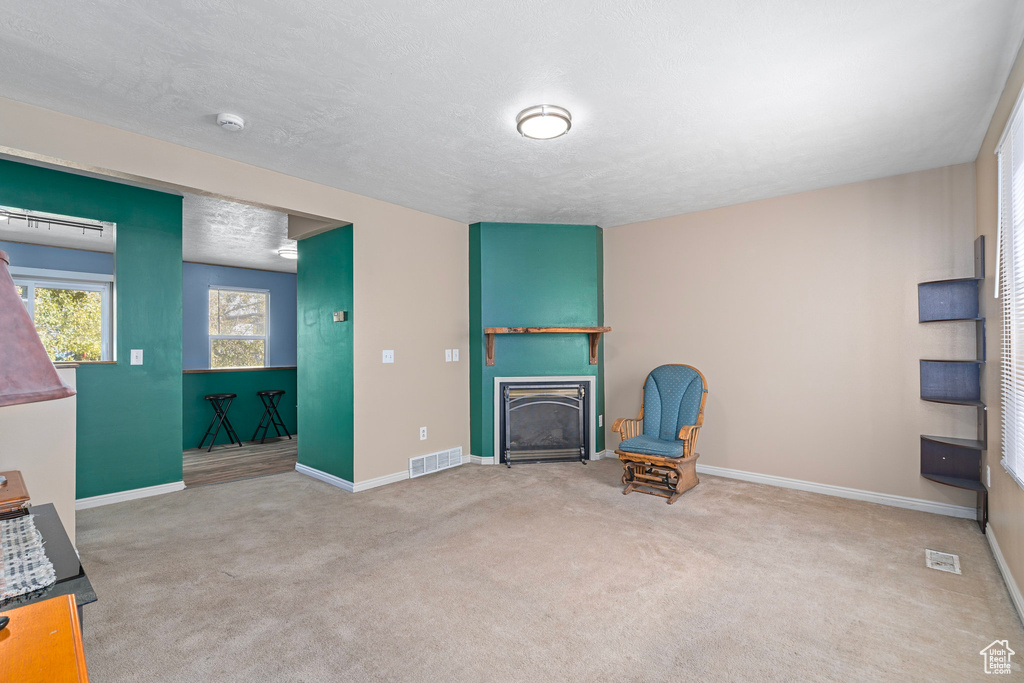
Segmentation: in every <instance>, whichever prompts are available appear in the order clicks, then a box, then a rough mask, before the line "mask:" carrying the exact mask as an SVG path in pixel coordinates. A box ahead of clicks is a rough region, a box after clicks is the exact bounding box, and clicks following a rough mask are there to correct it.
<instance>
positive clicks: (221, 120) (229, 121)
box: [217, 114, 245, 132]
mask: <svg viewBox="0 0 1024 683" xmlns="http://www.w3.org/2000/svg"><path fill="white" fill-rule="evenodd" d="M217 125H218V126H220V127H221V128H223V129H224V130H230V131H232V132H234V131H238V130H242V129H243V128H245V119H243V118H242V117H241V116H239V115H237V114H217Z"/></svg>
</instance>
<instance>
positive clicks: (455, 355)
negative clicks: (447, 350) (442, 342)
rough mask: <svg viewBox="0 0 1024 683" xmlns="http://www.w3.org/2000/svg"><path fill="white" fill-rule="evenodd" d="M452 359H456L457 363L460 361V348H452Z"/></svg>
mask: <svg viewBox="0 0 1024 683" xmlns="http://www.w3.org/2000/svg"><path fill="white" fill-rule="evenodd" d="M452 360H453V361H455V362H456V363H458V362H459V350H458V349H452Z"/></svg>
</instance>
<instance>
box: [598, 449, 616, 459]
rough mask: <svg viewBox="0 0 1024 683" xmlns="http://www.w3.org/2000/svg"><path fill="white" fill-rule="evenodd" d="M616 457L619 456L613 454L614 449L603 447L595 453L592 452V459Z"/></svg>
mask: <svg viewBox="0 0 1024 683" xmlns="http://www.w3.org/2000/svg"><path fill="white" fill-rule="evenodd" d="M618 457H619V456H617V455H615V451H609V450H608V449H605V450H603V451H598V452H597V453H594V460H604V459H605V458H618Z"/></svg>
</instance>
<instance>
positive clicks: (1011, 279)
mask: <svg viewBox="0 0 1024 683" xmlns="http://www.w3.org/2000/svg"><path fill="white" fill-rule="evenodd" d="M996 153H997V154H998V155H999V238H998V246H997V250H998V258H997V267H998V268H999V272H998V277H997V283H996V284H997V287H998V289H997V291H996V296H998V297H1000V298H1001V299H1002V309H1003V312H1002V323H1003V326H1002V342H1003V350H1002V357H1001V359H1000V360H1001V361H1002V362H1001V372H1002V394H1003V396H1002V403H1003V425H1002V437H1003V454H1002V455H1003V459H1002V463H1003V467H1004V468H1006V471H1007V472H1009V473H1010V476H1012V477H1013V478H1014V479H1016V480H1017V483H1018V484H1020V485H1021V486H1024V115H1022V111H1021V103H1020V100H1018V102H1017V106H1016V107H1015V108H1014V111H1013V114H1011V115H1010V120H1009V122H1008V123H1007V125H1006V130H1005V131H1004V132H1003V138H1002V140H1000V142H999V146H998V147H997V148H996Z"/></svg>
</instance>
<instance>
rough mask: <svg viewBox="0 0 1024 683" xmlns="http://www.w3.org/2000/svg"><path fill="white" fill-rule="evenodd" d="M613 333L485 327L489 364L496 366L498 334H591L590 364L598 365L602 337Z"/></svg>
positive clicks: (590, 329) (587, 329)
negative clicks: (495, 339)
mask: <svg viewBox="0 0 1024 683" xmlns="http://www.w3.org/2000/svg"><path fill="white" fill-rule="evenodd" d="M611 331H612V328H610V327H485V328H484V335H485V336H486V337H487V364H488V365H494V335H496V334H589V335H590V364H591V365H597V347H598V344H599V343H600V342H601V335H602V334H604V333H605V332H611Z"/></svg>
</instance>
